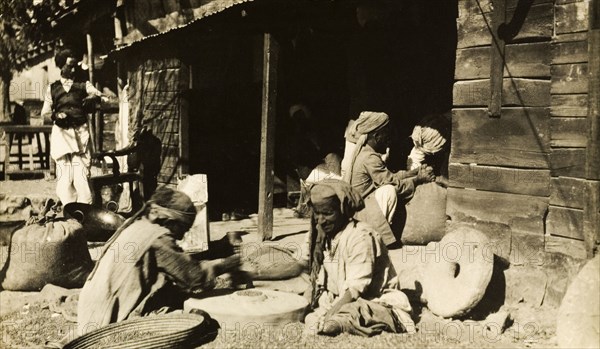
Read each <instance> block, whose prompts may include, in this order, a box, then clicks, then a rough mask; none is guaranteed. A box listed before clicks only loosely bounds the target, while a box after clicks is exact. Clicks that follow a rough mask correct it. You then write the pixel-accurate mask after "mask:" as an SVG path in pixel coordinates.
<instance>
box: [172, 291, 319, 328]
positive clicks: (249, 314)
mask: <svg viewBox="0 0 600 349" xmlns="http://www.w3.org/2000/svg"><path fill="white" fill-rule="evenodd" d="M215 291H219V290H215ZM307 306H308V302H307V300H306V299H305V298H304V297H302V296H299V295H297V294H293V293H288V292H281V291H273V290H268V289H261V290H258V289H248V290H241V291H235V292H233V291H228V292H227V293H223V294H221V295H215V296H214V297H207V298H202V299H195V298H190V299H188V300H186V301H185V303H184V304H183V308H184V311H185V310H192V309H201V310H203V311H205V312H207V313H209V314H210V316H211V317H213V318H214V319H215V320H217V321H218V322H219V324H220V325H221V327H222V328H232V327H235V326H236V325H238V324H239V325H240V326H242V327H243V326H245V325H247V324H253V325H264V324H268V325H269V326H282V325H286V324H289V323H293V322H299V321H302V320H303V319H304V311H305V309H306V307H307Z"/></svg>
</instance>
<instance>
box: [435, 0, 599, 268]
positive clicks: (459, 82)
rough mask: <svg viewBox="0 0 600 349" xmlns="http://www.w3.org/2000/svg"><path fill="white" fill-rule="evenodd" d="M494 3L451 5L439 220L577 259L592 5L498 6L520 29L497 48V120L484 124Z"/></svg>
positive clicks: (576, 0)
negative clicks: (450, 101)
mask: <svg viewBox="0 0 600 349" xmlns="http://www.w3.org/2000/svg"><path fill="white" fill-rule="evenodd" d="M497 1H499V0H461V1H459V18H458V23H457V24H458V26H457V28H458V48H457V58H456V71H455V79H456V82H455V84H454V90H453V94H454V96H453V97H454V110H453V128H452V153H451V159H450V162H451V163H450V168H449V173H450V183H451V188H450V189H449V192H448V205H447V207H448V208H447V213H448V215H449V216H450V217H451V218H452V219H453V220H454V221H466V220H472V219H476V220H482V221H490V222H496V223H502V224H506V225H507V226H509V227H510V230H511V232H512V237H511V239H513V240H514V239H515V237H516V238H519V237H526V239H527V241H530V242H531V241H535V243H537V244H540V246H544V250H545V251H546V252H561V253H565V254H568V255H570V256H572V257H579V258H585V257H586V248H585V244H584V242H583V240H584V236H583V231H584V211H585V210H586V204H585V201H586V199H585V198H586V195H585V190H586V189H585V188H586V185H587V184H586V182H587V181H586V180H585V178H586V174H585V167H586V145H587V142H588V126H587V125H588V121H587V117H588V66H587V63H588V57H589V55H588V42H587V36H588V11H589V6H590V2H589V1H586V0H533V1H529V2H531V3H532V4H531V6H530V7H529V8H527V7H525V9H523V8H522V3H524V2H527V1H523V0H521V1H519V0H500V1H505V4H504V5H505V9H506V10H505V11H506V15H505V16H506V19H505V21H506V23H509V26H510V25H511V24H515V23H519V18H521V20H522V25H520V26H518V24H517V29H518V32H517V33H516V35H515V36H514V37H513V38H512V40H509V41H507V42H505V47H504V57H505V66H504V71H503V81H502V93H501V114H500V117H490V116H489V114H488V106H489V104H490V98H491V97H490V96H491V94H492V91H491V89H492V87H491V86H492V84H491V83H490V78H491V75H492V74H493V73H491V71H490V68H491V67H490V62H491V57H492V54H493V50H495V49H496V47H497V44H498V42H497V41H494V36H493V35H492V33H493V29H492V27H493V16H494V7H496V8H497V7H498V6H494V4H493V3H496V4H497ZM519 2H521V4H519ZM523 18H524V20H523Z"/></svg>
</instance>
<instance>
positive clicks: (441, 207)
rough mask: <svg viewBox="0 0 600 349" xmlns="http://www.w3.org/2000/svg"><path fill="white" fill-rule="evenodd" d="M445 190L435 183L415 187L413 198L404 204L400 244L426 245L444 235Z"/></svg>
mask: <svg viewBox="0 0 600 349" xmlns="http://www.w3.org/2000/svg"><path fill="white" fill-rule="evenodd" d="M446 196H447V189H446V188H443V187H441V186H439V185H438V184H436V183H427V184H422V185H419V186H418V187H417V189H416V190H415V194H414V196H413V198H412V199H411V200H410V201H409V202H408V204H406V223H405V225H404V230H403V231H402V237H401V240H402V243H403V244H408V245H427V243H429V242H431V241H440V240H441V239H442V238H443V237H444V234H445V233H446Z"/></svg>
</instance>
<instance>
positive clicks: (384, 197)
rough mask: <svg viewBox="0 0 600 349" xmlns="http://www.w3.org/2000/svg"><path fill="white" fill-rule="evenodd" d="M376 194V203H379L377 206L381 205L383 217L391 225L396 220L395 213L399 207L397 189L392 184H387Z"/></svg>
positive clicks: (377, 190)
mask: <svg viewBox="0 0 600 349" xmlns="http://www.w3.org/2000/svg"><path fill="white" fill-rule="evenodd" d="M374 194H375V201H377V205H379V208H380V209H381V212H382V213H383V216H384V217H385V219H386V220H387V221H388V223H390V224H391V223H392V220H393V219H394V213H396V207H397V206H398V194H397V193H396V188H394V186H393V185H391V184H387V185H384V186H381V187H379V188H377V189H376V190H375V192H374Z"/></svg>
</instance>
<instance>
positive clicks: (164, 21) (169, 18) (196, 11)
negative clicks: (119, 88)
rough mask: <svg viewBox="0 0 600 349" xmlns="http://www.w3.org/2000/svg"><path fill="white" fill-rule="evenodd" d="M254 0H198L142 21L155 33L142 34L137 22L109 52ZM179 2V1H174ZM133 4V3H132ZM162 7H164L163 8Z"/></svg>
mask: <svg viewBox="0 0 600 349" xmlns="http://www.w3.org/2000/svg"><path fill="white" fill-rule="evenodd" d="M252 1H254V0H200V1H197V2H200V3H201V4H200V5H199V6H197V7H194V8H185V9H181V8H179V11H173V12H170V13H166V14H165V15H164V16H162V17H158V18H152V19H149V20H147V21H145V23H144V27H145V29H146V30H148V28H150V29H151V30H154V31H155V33H153V34H149V35H144V34H143V33H142V32H140V30H139V27H140V24H141V23H138V24H137V25H135V26H134V27H136V28H135V29H134V30H131V31H130V32H129V33H128V34H127V35H126V36H125V37H124V38H123V40H122V43H121V44H120V45H119V47H117V48H116V49H115V50H113V51H112V52H111V54H115V53H118V52H120V51H123V50H125V49H127V48H129V47H131V46H132V45H134V44H137V43H140V42H142V41H145V40H148V39H151V38H153V37H157V36H159V35H162V34H166V33H169V32H172V31H174V30H177V29H181V28H183V27H186V26H188V25H190V24H192V23H194V22H197V21H199V20H201V19H203V18H206V17H209V16H212V15H214V14H217V13H219V12H222V11H224V10H226V9H228V8H231V7H233V6H235V5H239V4H242V3H247V2H252ZM174 2H177V3H178V2H179V1H174ZM118 3H119V4H120V5H122V6H125V7H126V11H128V10H133V11H135V8H132V9H127V6H128V3H130V2H129V1H127V0H118ZM138 3H139V2H134V4H138ZM133 6H135V5H133ZM163 9H164V8H163Z"/></svg>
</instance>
